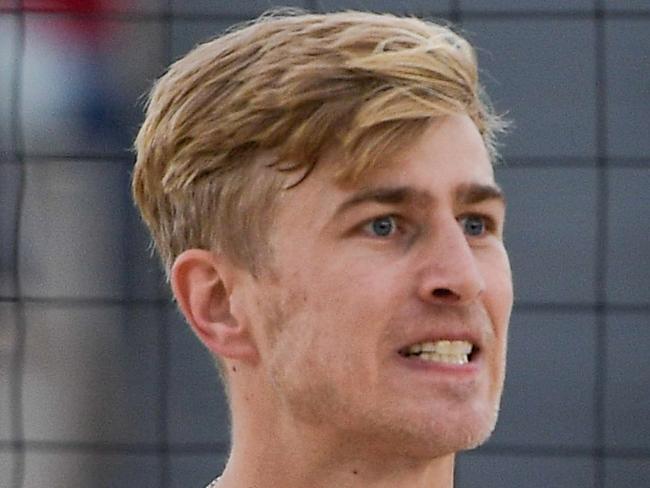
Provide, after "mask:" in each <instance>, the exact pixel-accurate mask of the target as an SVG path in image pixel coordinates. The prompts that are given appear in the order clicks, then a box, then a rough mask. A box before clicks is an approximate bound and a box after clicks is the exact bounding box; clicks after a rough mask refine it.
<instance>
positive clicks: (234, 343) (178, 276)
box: [171, 249, 258, 361]
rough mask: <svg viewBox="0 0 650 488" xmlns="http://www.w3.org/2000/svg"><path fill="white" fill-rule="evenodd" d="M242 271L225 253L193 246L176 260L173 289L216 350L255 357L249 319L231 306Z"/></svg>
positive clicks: (198, 331) (189, 318)
mask: <svg viewBox="0 0 650 488" xmlns="http://www.w3.org/2000/svg"><path fill="white" fill-rule="evenodd" d="M238 271H239V272H241V270H238V269H237V268H236V267H235V266H234V265H233V264H232V263H231V262H230V261H229V260H228V259H227V258H225V257H220V256H217V255H216V254H214V253H212V252H210V251H205V250H202V249H190V250H187V251H184V252H183V253H182V254H180V255H179V256H178V257H177V258H176V260H175V261H174V265H173V266H172V270H171V285H172V291H173V292H174V296H175V297H176V301H177V302H178V305H179V307H180V309H181V311H182V312H183V315H185V318H186V320H187V322H188V323H189V324H190V326H191V327H192V329H193V330H194V332H195V334H196V335H197V336H198V338H199V339H200V340H201V342H203V344H204V345H205V346H206V347H207V348H208V349H209V350H210V351H212V353H214V354H216V355H218V356H220V357H222V358H230V359H238V360H244V361H255V360H256V359H257V357H258V353H257V347H256V345H255V342H254V340H253V335H252V333H251V331H250V329H249V327H248V324H247V321H246V320H245V318H244V317H240V318H239V319H238V318H237V317H235V316H234V315H233V313H232V310H231V306H230V298H231V295H232V293H233V290H234V289H235V287H236V286H238V283H237V280H236V276H237V272H238Z"/></svg>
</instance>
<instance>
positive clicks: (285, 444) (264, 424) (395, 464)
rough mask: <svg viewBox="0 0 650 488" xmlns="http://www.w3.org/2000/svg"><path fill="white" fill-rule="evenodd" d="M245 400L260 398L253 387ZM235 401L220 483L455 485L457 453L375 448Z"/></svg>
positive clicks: (236, 487)
mask: <svg viewBox="0 0 650 488" xmlns="http://www.w3.org/2000/svg"><path fill="white" fill-rule="evenodd" d="M233 400H234V399H233ZM246 400H247V401H246V403H248V405H249V406H250V405H253V404H255V403H256V399H255V398H254V394H251V393H248V394H247V395H246ZM235 402H236V400H235ZM259 404H260V403H257V405H259ZM232 406H233V418H232V420H233V425H232V447H231V453H230V457H229V460H228V463H227V465H226V469H225V471H224V473H223V475H222V477H221V480H220V483H219V487H220V488H251V487H255V488H261V487H265V486H282V487H283V488H304V487H305V486H313V487H317V488H357V487H358V488H362V487H363V488H393V487H395V486H408V487H412V488H453V471H454V454H447V455H445V456H441V457H437V458H423V457H415V456H410V455H405V454H400V453H399V452H398V451H396V450H395V449H392V447H393V446H390V447H391V449H379V448H373V447H371V444H372V443H371V442H368V440H367V439H366V440H362V439H358V438H347V439H342V438H340V436H338V437H337V436H335V435H332V434H331V433H328V432H326V426H325V427H320V428H319V427H318V426H314V425H306V424H303V423H300V422H298V421H296V420H295V419H294V418H282V417H281V416H280V418H279V416H278V411H281V409H270V410H269V411H268V412H259V411H255V412H251V411H250V410H249V409H246V408H242V409H237V408H236V407H237V406H236V405H232ZM253 413H254V415H253Z"/></svg>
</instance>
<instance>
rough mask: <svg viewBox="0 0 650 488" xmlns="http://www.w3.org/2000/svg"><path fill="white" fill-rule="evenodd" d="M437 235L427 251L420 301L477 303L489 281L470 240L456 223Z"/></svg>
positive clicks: (453, 222)
mask: <svg viewBox="0 0 650 488" xmlns="http://www.w3.org/2000/svg"><path fill="white" fill-rule="evenodd" d="M435 234H436V236H435V237H434V238H433V239H431V240H430V241H429V242H428V243H427V249H426V251H424V253H425V257H424V260H423V261H422V262H424V263H425V266H424V268H423V270H422V274H421V276H420V279H419V284H418V287H419V290H418V294H419V295H420V298H421V299H422V300H425V301H427V302H431V303H438V304H456V303H458V304H466V303H471V302H472V301H475V300H476V299H478V298H479V297H480V296H481V294H482V293H483V291H484V290H485V280H484V277H483V274H482V272H481V268H480V266H479V263H478V261H477V257H476V255H475V251H474V250H473V249H472V248H471V247H470V244H469V242H468V240H467V237H466V236H465V234H464V233H463V231H462V229H461V228H460V226H459V225H458V223H457V222H456V221H455V220H453V221H452V222H449V223H448V224H446V225H445V226H444V229H443V228H438V229H437V230H436V232H435Z"/></svg>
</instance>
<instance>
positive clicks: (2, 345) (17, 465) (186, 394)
mask: <svg viewBox="0 0 650 488" xmlns="http://www.w3.org/2000/svg"><path fill="white" fill-rule="evenodd" d="M22 3H23V2H18V1H9V0H0V243H1V245H0V260H1V261H0V486H3V487H4V486H7V487H12V488H13V487H15V488H18V487H24V488H36V487H41V486H53V487H82V486H88V485H90V484H91V483H92V486H98V487H104V486H106V487H109V486H110V487H114V486H138V487H145V486H151V487H165V488H167V487H178V488H181V487H190V486H196V487H200V486H202V484H205V483H207V482H208V481H209V480H210V479H211V478H212V477H213V476H214V475H215V474H216V473H217V472H218V470H219V469H220V467H221V466H222V465H223V462H224V456H225V454H226V452H227V447H228V427H227V414H226V411H225V406H224V400H223V397H222V395H221V393H220V387H219V383H218V380H217V378H216V374H215V373H214V371H213V368H212V365H211V362H210V359H209V357H208V355H207V353H205V352H204V351H203V350H202V349H201V347H200V346H199V344H198V342H197V341H196V340H195V339H194V337H193V336H192V335H191V332H189V330H188V329H187V327H185V326H184V325H183V322H182V320H181V319H180V318H179V316H178V314H177V313H176V312H175V311H174V309H173V307H172V306H170V304H169V299H168V296H167V292H166V290H165V287H164V286H163V284H162V278H161V275H160V273H159V271H158V265H157V263H156V261H155V260H154V259H152V258H150V256H149V251H148V248H147V244H148V240H147V236H146V234H145V233H144V231H143V229H142V227H141V225H140V223H139V221H138V218H137V215H136V214H135V212H134V210H133V208H132V205H131V203H130V199H129V192H128V180H129V171H130V168H131V166H132V163H133V156H132V154H131V153H130V152H129V150H128V148H129V145H130V141H131V138H132V137H133V134H134V132H135V130H136V127H137V125H138V123H139V121H140V120H141V113H142V102H141V99H139V98H138V97H139V96H140V95H141V94H142V93H143V92H144V91H145V90H146V88H147V87H148V86H149V84H150V83H151V81H152V80H153V79H154V78H155V77H157V76H158V75H159V74H160V73H161V72H162V69H163V68H164V66H166V65H167V64H168V63H169V62H170V61H171V60H172V59H175V58H177V57H179V56H180V55H182V54H183V53H184V52H186V51H187V50H188V49H189V48H190V47H191V46H192V45H193V44H195V43H196V42H198V41H200V40H202V39H205V38H206V37H209V36H211V35H214V34H216V33H218V32H220V31H221V30H223V29H224V28H225V27H226V26H228V25H229V24H231V23H234V22H237V21H240V20H245V19H247V18H250V17H251V16H253V15H255V14H257V13H259V12H261V11H262V10H263V9H265V8H267V7H268V6H270V5H271V2H269V1H265V0H246V1H236V2H235V1H208V0H200V1H182V0H171V1H165V0H139V1H137V2H127V1H126V0H122V1H112V2H109V3H110V9H109V11H108V12H105V13H104V14H99V15H98V14H97V13H96V12H95V13H92V15H91V16H88V15H85V16H84V15H72V14H71V13H70V12H67V13H65V12H63V13H62V12H57V11H54V10H55V9H53V8H49V9H48V8H47V7H48V6H49V7H52V6H53V5H55V4H56V2H51V1H50V2H48V1H38V2H37V1H31V2H29V1H26V2H24V3H25V5H26V6H27V7H28V8H27V10H26V11H23V10H21V9H20V8H19V7H20V5H21V4H22ZM288 4H292V5H298V6H303V7H307V8H310V9H318V10H325V11H327V10H336V9H342V8H365V9H370V10H377V11H394V12H408V13H415V14H418V15H424V16H430V17H434V18H444V19H451V20H453V21H455V22H460V23H461V24H462V27H463V29H464V30H465V31H466V33H467V34H468V35H469V37H470V38H471V39H473V40H474V42H475V43H476V44H477V45H478V46H479V48H480V61H481V64H482V67H483V69H484V71H485V72H484V75H485V76H486V78H485V80H486V83H487V85H488V87H489V91H490V93H491V94H492V97H493V99H494V100H495V103H496V106H497V107H498V108H499V109H500V110H508V111H509V114H510V117H511V118H512V119H514V121H515V122H516V128H515V130H514V131H513V132H512V134H511V135H510V136H509V137H508V138H507V139H506V149H505V156H506V158H505V159H506V163H505V165H503V166H502V167H500V168H499V169H498V179H499V180H500V181H501V183H502V185H503V186H504V187H505V189H506V192H507V196H508V200H509V222H508V229H507V242H508V246H509V249H510V252H511V257H512V263H513V268H514V272H515V283H516V290H517V303H516V306H515V312H514V315H513V319H512V328H511V337H510V344H511V346H510V357H509V360H510V362H509V375H508V378H507V385H506V392H505V395H504V399H503V406H502V414H501V420H500V423H499V426H498V428H497V431H496V432H495V434H494V436H493V438H492V439H491V440H490V441H489V442H488V443H487V444H486V445H485V446H484V447H482V448H480V449H479V450H477V451H474V452H472V453H467V454H464V455H461V456H460V458H459V461H458V468H457V476H458V483H457V486H458V487H460V488H469V487H472V486H482V487H483V488H489V487H495V488H497V487H498V488H500V487H503V486H526V487H528V488H534V487H540V488H541V487H545V488H546V487H550V486H552V487H599V488H605V487H606V488H615V487H616V488H624V487H637V486H650V388H649V386H648V385H649V384H650V354H648V350H649V348H650V264H649V261H650V231H649V227H648V223H647V221H648V215H650V198H649V197H648V193H649V191H648V190H649V189H650V137H649V135H650V2H648V1H646V0H627V1H625V0H526V1H522V0H519V1H517V0H447V1H443V0H412V1H397V0H374V1H373V0H348V1H346V0H322V1H310V0H304V1H300V0H295V1H293V2H288ZM30 6H31V7H32V8H29V7H30ZM35 6H36V7H38V6H40V7H42V6H45V7H46V9H45V10H38V9H36V8H35Z"/></svg>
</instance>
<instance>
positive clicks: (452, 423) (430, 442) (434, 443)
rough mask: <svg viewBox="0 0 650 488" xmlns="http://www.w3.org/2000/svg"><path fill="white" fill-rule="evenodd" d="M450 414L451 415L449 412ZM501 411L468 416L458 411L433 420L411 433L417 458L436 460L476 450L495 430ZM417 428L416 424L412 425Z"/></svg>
mask: <svg viewBox="0 0 650 488" xmlns="http://www.w3.org/2000/svg"><path fill="white" fill-rule="evenodd" d="M446 413H447V414H449V413H450V412H449V411H447V412H446ZM497 417H498V407H493V408H487V409H486V408H483V409H480V410H472V411H470V412H468V411H467V410H466V409H462V408H460V409H456V410H455V411H454V412H453V414H452V415H451V416H450V415H444V414H439V415H436V416H435V417H430V418H429V420H428V422H427V421H425V422H424V424H426V425H422V424H420V428H419V429H418V428H416V429H409V430H410V436H412V439H411V441H410V442H409V444H410V445H411V446H414V447H415V446H417V447H415V449H414V451H417V452H413V454H414V455H416V456H417V457H427V458H435V457H442V456H446V455H449V454H453V453H456V452H460V451H467V450H471V449H475V448H476V447H478V446H480V445H481V444H483V443H485V442H486V441H487V440H488V439H489V438H490V436H491V435H492V432H493V431H494V428H495V426H496V421H497ZM413 427H416V426H415V423H414V424H413Z"/></svg>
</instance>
